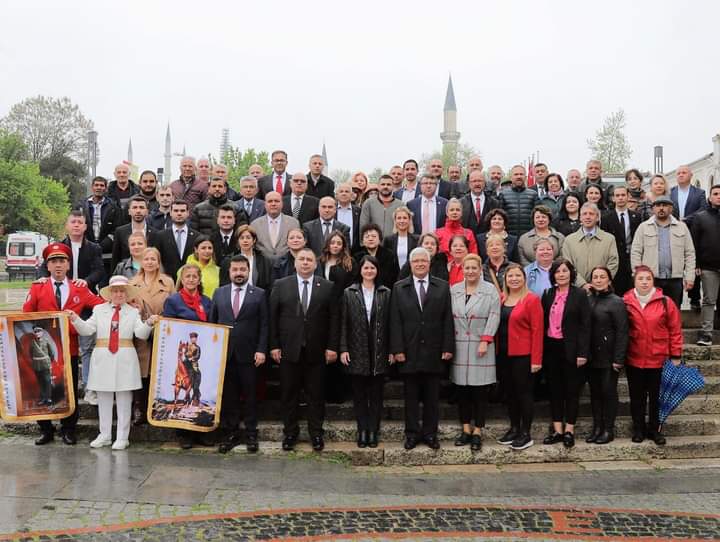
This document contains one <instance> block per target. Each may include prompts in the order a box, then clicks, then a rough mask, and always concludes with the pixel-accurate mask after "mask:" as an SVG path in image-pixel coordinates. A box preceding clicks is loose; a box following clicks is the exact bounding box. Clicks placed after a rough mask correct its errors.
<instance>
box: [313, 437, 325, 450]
mask: <svg viewBox="0 0 720 542" xmlns="http://www.w3.org/2000/svg"><path fill="white" fill-rule="evenodd" d="M311 440H312V448H313V451H315V452H322V451H323V450H324V449H325V441H324V440H323V438H322V437H321V436H317V437H313V438H312V439H311Z"/></svg>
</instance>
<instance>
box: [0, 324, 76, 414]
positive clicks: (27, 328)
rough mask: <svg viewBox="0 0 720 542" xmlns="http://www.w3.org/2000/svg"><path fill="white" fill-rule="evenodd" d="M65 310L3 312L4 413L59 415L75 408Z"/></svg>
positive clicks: (0, 375)
mask: <svg viewBox="0 0 720 542" xmlns="http://www.w3.org/2000/svg"><path fill="white" fill-rule="evenodd" d="M68 325H69V324H68V318H67V315H66V314H65V313H63V312H21V313H11V314H5V315H3V316H0V417H2V418H3V419H4V420H8V421H31V420H57V419H61V418H66V417H68V416H70V415H71V414H72V413H73V412H74V411H75V400H74V398H75V390H74V389H73V384H72V365H71V362H70V332H69V328H68Z"/></svg>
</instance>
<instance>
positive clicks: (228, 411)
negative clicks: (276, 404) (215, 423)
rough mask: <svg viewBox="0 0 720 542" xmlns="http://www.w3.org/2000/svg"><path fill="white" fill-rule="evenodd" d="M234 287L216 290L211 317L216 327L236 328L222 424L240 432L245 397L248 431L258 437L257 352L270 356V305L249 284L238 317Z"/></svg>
mask: <svg viewBox="0 0 720 542" xmlns="http://www.w3.org/2000/svg"><path fill="white" fill-rule="evenodd" d="M233 288H234V285H233V284H232V283H230V284H226V285H225V286H221V287H220V288H218V289H217V290H215V293H214V294H213V303H212V310H211V311H210V318H209V320H210V322H213V323H215V324H223V325H226V326H232V330H231V331H230V340H229V341H228V353H227V363H226V364H225V383H224V385H223V399H222V410H221V425H222V426H223V428H224V429H225V430H226V431H230V432H235V431H237V429H238V425H239V421H240V395H241V394H242V396H243V397H244V398H245V417H244V420H245V429H246V431H247V432H248V433H252V434H255V435H257V399H256V396H255V382H256V377H257V368H256V367H255V353H256V352H261V353H263V354H265V355H267V350H268V329H269V318H268V304H267V300H266V299H265V291H264V290H263V289H262V288H258V287H257V286H253V285H252V284H247V283H246V284H245V285H244V286H243V289H244V291H245V298H244V299H243V302H242V306H241V307H240V312H238V315H237V317H235V315H234V314H233V309H232V296H233V295H234V292H233Z"/></svg>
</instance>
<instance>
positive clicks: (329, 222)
mask: <svg viewBox="0 0 720 542" xmlns="http://www.w3.org/2000/svg"><path fill="white" fill-rule="evenodd" d="M336 209H337V203H336V202H335V199H334V198H331V197H330V196H325V197H324V198H322V199H320V203H319V205H318V212H319V213H320V216H319V217H318V218H316V219H315V220H311V221H310V222H306V223H305V224H304V225H303V230H305V238H306V239H307V246H308V247H310V248H311V249H312V251H313V252H314V253H315V255H316V256H318V257H320V254H321V253H322V250H323V247H324V246H325V242H326V241H327V238H328V237H329V236H330V234H331V233H332V232H334V231H339V232H340V233H342V234H343V236H344V237H345V242H346V243H347V247H348V250H349V248H350V245H351V242H350V228H348V227H347V226H346V225H345V224H343V223H342V222H340V221H339V220H337V219H336V217H335V213H336Z"/></svg>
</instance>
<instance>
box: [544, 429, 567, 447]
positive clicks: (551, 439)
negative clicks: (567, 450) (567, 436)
mask: <svg viewBox="0 0 720 542" xmlns="http://www.w3.org/2000/svg"><path fill="white" fill-rule="evenodd" d="M563 438H564V437H563V435H562V433H557V432H555V433H553V434H552V435H548V436H547V437H545V438H544V439H543V444H547V445H548V446H549V445H551V444H557V443H558V442H562V441H563Z"/></svg>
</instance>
